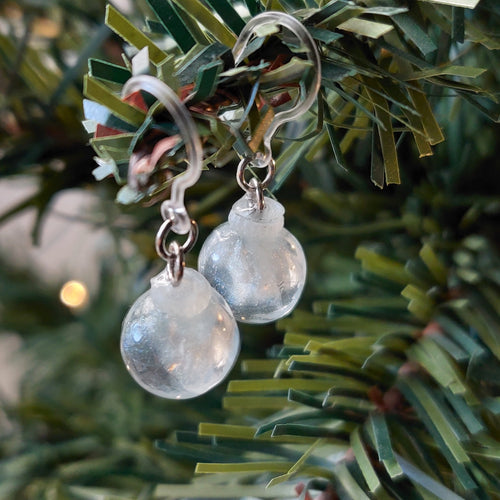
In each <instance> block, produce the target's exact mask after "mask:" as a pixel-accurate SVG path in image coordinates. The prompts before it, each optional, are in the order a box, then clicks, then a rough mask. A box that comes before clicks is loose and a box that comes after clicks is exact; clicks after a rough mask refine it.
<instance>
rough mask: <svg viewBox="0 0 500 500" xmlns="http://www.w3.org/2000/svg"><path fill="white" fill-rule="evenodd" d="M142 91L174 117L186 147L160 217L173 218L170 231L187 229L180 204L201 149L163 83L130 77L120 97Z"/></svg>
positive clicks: (197, 165) (198, 167) (179, 104)
mask: <svg viewBox="0 0 500 500" xmlns="http://www.w3.org/2000/svg"><path fill="white" fill-rule="evenodd" d="M139 90H143V91H145V92H147V93H148V94H151V95H152V96H154V97H156V99H158V101H160V102H161V103H162V104H163V105H164V106H165V108H166V109H167V111H168V112H169V113H170V115H171V116H172V118H173V119H174V121H175V123H176V125H177V127H178V128H179V132H180V135H181V137H182V139H183V141H184V145H185V147H186V155H187V162H188V167H187V169H186V171H185V172H184V173H183V174H181V175H179V176H178V177H176V178H175V179H174V180H173V182H172V188H171V195H170V199H169V200H166V201H164V202H163V203H162V206H161V213H162V215H163V218H164V219H167V218H170V217H173V219H174V221H173V225H172V230H173V231H175V232H176V233H178V234H187V233H189V232H190V231H191V227H192V224H191V220H190V218H189V216H188V214H187V211H186V207H185V205H184V192H185V191H186V189H187V188H189V187H191V186H192V185H193V184H195V183H196V181H197V180H198V179H199V178H200V175H201V170H202V162H203V150H202V146H201V141H200V137H199V135H198V130H197V129H196V125H195V123H194V121H193V119H192V118H191V115H190V114H189V111H188V110H187V109H186V107H185V106H184V104H183V103H182V102H181V100H180V99H179V97H178V96H177V94H176V93H175V92H174V91H173V90H172V89H171V88H170V87H169V86H168V85H166V84H165V83H164V82H162V81H161V80H159V79H158V78H155V77H154V76H150V75H139V76H133V77H132V78H130V79H129V80H128V81H127V82H126V83H125V85H124V86H123V90H122V96H123V97H125V96H127V95H129V94H131V93H132V92H136V91H139Z"/></svg>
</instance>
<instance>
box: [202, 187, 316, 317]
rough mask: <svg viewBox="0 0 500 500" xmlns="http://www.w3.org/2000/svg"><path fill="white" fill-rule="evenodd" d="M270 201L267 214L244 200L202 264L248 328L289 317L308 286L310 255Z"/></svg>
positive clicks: (211, 240)
mask: <svg viewBox="0 0 500 500" xmlns="http://www.w3.org/2000/svg"><path fill="white" fill-rule="evenodd" d="M264 201H265V207H264V209H263V210H262V211H261V210H258V209H252V208H249V201H248V198H247V197H246V196H244V197H243V198H241V199H240V200H238V201H237V202H236V203H235V204H234V205H233V207H232V209H231V212H230V214H229V220H228V222H226V223H224V224H222V225H220V226H219V227H218V228H216V229H215V230H214V231H213V232H212V234H211V235H210V236H209V237H208V238H207V240H206V241H205V243H204V245H203V248H202V249H201V252H200V256H199V259H198V269H199V271H200V272H201V273H202V274H203V275H204V276H205V277H206V278H207V280H208V281H209V282H210V284H211V285H212V286H213V287H214V288H215V289H216V290H217V291H218V292H219V293H220V294H221V295H222V296H223V297H224V298H225V299H226V301H227V303H228V304H229V306H230V307H231V309H232V311H233V314H234V316H235V318H236V320H237V321H242V322H245V323H269V322H271V321H275V320H277V319H279V318H282V317H283V316H286V315H287V314H288V313H289V312H290V311H291V310H292V309H293V308H294V307H295V305H296V304H297V302H298V300H299V298H300V295H301V293H302V290H303V288H304V284H305V281H306V268H307V266H306V259H305V256H304V251H303V250H302V247H301V245H300V243H299V242H298V241H297V239H296V238H295V237H294V236H293V235H292V234H291V233H290V232H289V231H288V230H286V229H285V228H284V227H283V225H284V217H283V214H284V212H285V209H284V208H283V205H281V204H280V203H278V202H277V201H275V200H272V199H270V198H267V197H266V198H264Z"/></svg>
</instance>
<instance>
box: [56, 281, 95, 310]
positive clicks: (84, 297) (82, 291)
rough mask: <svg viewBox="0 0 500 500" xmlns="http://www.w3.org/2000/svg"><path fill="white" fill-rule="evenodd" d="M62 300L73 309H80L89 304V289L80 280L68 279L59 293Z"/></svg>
mask: <svg viewBox="0 0 500 500" xmlns="http://www.w3.org/2000/svg"><path fill="white" fill-rule="evenodd" d="M59 298H60V299H61V302H62V303H63V304H64V305H65V306H67V307H70V308H71V309H79V308H82V307H83V306H84V305H86V304H87V301H88V299H89V291H88V290H87V287H86V286H85V285H84V284H83V283H81V282H80V281H75V280H72V281H68V282H67V283H64V285H63V286H62V288H61V291H60V293H59Z"/></svg>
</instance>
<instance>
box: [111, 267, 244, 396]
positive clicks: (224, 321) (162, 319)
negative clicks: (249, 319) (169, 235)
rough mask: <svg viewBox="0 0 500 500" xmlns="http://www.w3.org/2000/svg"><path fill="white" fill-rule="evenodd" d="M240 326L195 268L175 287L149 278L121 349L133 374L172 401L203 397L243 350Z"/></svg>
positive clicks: (159, 278)
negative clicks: (241, 347) (149, 285)
mask: <svg viewBox="0 0 500 500" xmlns="http://www.w3.org/2000/svg"><path fill="white" fill-rule="evenodd" d="M239 346H240V339H239V333H238V327H237V325H236V322H235V320H234V317H233V315H232V313H231V310H230V309H229V307H228V305H227V304H226V302H225V300H224V299H223V298H222V297H221V295H220V294H219V293H217V292H216V291H215V290H214V289H213V288H212V287H211V286H210V284H209V283H208V282H207V280H206V279H205V278H204V277H203V276H202V275H201V274H200V273H198V272H197V271H196V270H194V269H185V270H184V276H183V277H182V279H181V281H180V282H179V284H178V285H177V286H174V285H173V284H172V283H171V282H170V281H169V280H168V279H167V277H166V273H165V271H163V272H162V273H160V274H158V275H157V276H155V277H154V278H153V279H152V280H151V288H150V289H149V290H148V291H146V292H145V293H144V294H143V295H141V296H140V297H139V298H138V299H137V300H136V301H135V303H134V304H133V305H132V307H131V308H130V310H129V312H128V314H127V316H126V317H125V320H124V321H123V327H122V336H121V353H122V357H123V360H124V362H125V365H126V367H127V369H128V371H129V372H130V374H131V375H132V377H133V378H134V379H135V380H136V381H137V382H138V383H139V385H141V386H142V387H143V388H144V389H146V390H147V391H149V392H151V393H153V394H155V395H157V396H161V397H164V398H169V399H188V398H192V397H196V396H199V395H201V394H203V393H205V392H207V391H208V390H210V389H211V388H212V387H214V386H216V385H217V384H218V383H219V382H221V381H222V380H223V379H224V378H225V377H226V375H227V374H228V373H229V371H230V370H231V368H232V367H233V365H234V363H235V361H236V359H237V357H238V354H239Z"/></svg>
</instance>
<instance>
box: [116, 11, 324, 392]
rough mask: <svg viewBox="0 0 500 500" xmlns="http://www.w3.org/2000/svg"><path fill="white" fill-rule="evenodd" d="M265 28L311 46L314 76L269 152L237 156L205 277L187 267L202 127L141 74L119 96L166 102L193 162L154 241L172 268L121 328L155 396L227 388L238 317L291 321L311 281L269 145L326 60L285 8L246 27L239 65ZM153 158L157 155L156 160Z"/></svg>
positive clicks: (203, 263) (312, 94) (202, 260)
mask: <svg viewBox="0 0 500 500" xmlns="http://www.w3.org/2000/svg"><path fill="white" fill-rule="evenodd" d="M266 25H272V26H276V25H282V26H283V27H285V28H287V29H289V30H290V31H291V32H292V33H293V34H295V35H296V36H297V38H298V39H299V41H300V42H301V44H302V46H303V47H305V49H306V50H307V52H308V55H309V58H310V59H311V61H312V63H313V65H314V69H315V74H314V76H313V78H312V82H311V84H310V89H309V92H308V93H307V95H306V96H305V97H302V95H301V96H300V97H299V101H298V103H297V104H296V105H295V106H294V107H293V108H292V109H289V110H287V111H282V112H280V113H278V114H277V115H276V116H275V117H274V120H273V122H272V124H271V126H270V127H269V128H268V130H267V132H266V133H265V135H264V137H263V145H264V152H263V153H260V152H259V153H256V154H255V155H254V156H253V157H252V158H244V159H243V160H241V162H240V164H239V166H238V171H237V180H238V183H239V184H240V186H241V187H242V188H243V190H244V191H245V195H244V196H243V197H242V198H241V199H240V200H238V201H237V202H236V203H235V204H234V205H233V207H232V209H231V212H230V214H229V220H228V222H226V223H224V224H222V225H221V226H219V227H218V228H216V229H215V231H214V232H213V233H212V234H211V235H210V236H209V237H208V238H207V240H206V241H205V243H204V245H203V247H202V249H201V252H200V255H199V261H198V268H199V272H198V271H196V270H194V269H189V268H188V269H184V254H185V253H186V252H188V251H189V250H190V249H191V248H192V246H193V245H194V243H195V242H196V237H197V226H196V223H195V222H194V221H192V220H191V219H190V218H189V215H188V213H187V210H186V207H185V204H184V192H185V190H186V189H187V188H188V187H190V186H192V185H193V184H194V183H195V182H196V181H197V180H198V179H199V177H200V174H201V167H202V147H201V142H200V139H199V136H198V133H197V130H196V126H195V124H194V122H193V120H192V118H191V115H190V114H189V112H188V111H187V109H186V108H185V107H184V105H183V104H182V103H181V102H180V100H179V98H178V97H177V95H176V94H175V92H173V91H172V90H171V89H170V88H169V87H168V86H167V85H166V84H165V83H163V82H161V81H160V80H158V79H157V78H154V77H152V76H147V75H142V76H136V77H133V78H131V79H130V80H129V81H128V82H127V83H126V84H125V86H124V88H123V95H128V94H130V93H132V92H134V91H137V90H143V91H145V92H148V93H150V94H151V95H153V96H154V97H156V98H157V99H158V100H159V101H160V102H162V104H163V105H164V106H165V108H166V109H167V110H168V111H169V112H170V114H171V116H172V118H173V119H174V121H175V122H176V123H177V126H178V128H179V131H180V135H181V137H182V139H183V141H184V144H185V147H186V153H187V158H188V168H187V170H186V172H185V173H184V174H182V175H180V176H178V177H177V178H176V179H175V180H174V182H173V184H172V190H171V198H170V200H167V201H165V202H163V204H162V206H161V213H162V217H163V219H164V222H163V224H162V225H161V227H160V229H159V231H158V233H157V236H156V250H157V253H158V255H159V256H160V257H161V258H162V259H163V260H164V261H165V262H166V267H165V270H164V271H162V272H161V273H160V274H158V275H157V276H155V277H154V278H152V280H151V288H150V289H149V290H148V291H146V292H145V293H144V294H143V295H142V296H141V297H139V298H138V299H137V300H136V302H135V303H134V304H133V305H132V307H131V309H130V311H129V312H128V314H127V316H126V318H125V320H124V322H123V328H122V337H121V352H122V357H123V359H124V362H125V365H126V367H127V369H128V370H129V372H130V373H131V375H132V376H133V378H134V379H135V380H136V381H137V382H138V383H139V385H141V386H142V387H143V388H144V389H146V390H147V391H149V392H152V393H153V394H155V395H157V396H161V397H165V398H170V399H187V398H191V397H196V396H199V395H201V394H203V393H205V392H207V391H208V390H210V389H211V388H212V387H214V386H215V385H217V384H218V383H219V382H221V381H222V380H223V379H224V378H225V377H226V375H227V374H228V373H229V371H230V370H231V368H232V367H233V365H234V363H235V361H236V359H237V357H238V354H239V347H240V339H239V332H238V327H237V324H236V320H237V321H241V322H247V323H268V322H271V321H274V320H276V319H278V318H281V317H283V316H285V315H287V314H288V313H289V312H290V311H291V310H292V309H293V307H294V306H295V304H296V303H297V301H298V300H299V298H300V295H301V293H302V289H303V287H304V284H305V278H306V260H305V256H304V252H303V250H302V247H301V245H300V243H299V242H298V241H297V240H296V238H295V237H294V236H293V235H292V234H291V233H290V232H289V231H287V230H286V229H285V228H284V208H283V206H282V205H281V204H280V203H279V202H277V201H275V200H273V199H271V198H268V197H265V196H264V194H263V191H264V189H265V188H266V187H267V186H268V185H269V183H270V182H271V180H272V178H273V176H274V172H275V166H274V161H273V159H272V151H271V139H272V137H273V135H274V134H275V132H276V130H277V129H278V127H279V126H280V125H281V124H283V123H284V122H286V121H289V120H292V119H294V118H296V117H297V116H298V115H300V114H302V113H303V112H304V111H306V110H307V109H308V108H309V107H310V106H311V105H312V103H313V102H314V100H315V98H316V95H317V92H318V90H319V85H320V75H321V71H320V58H319V54H318V51H317V48H316V45H315V43H314V41H313V39H312V38H311V36H310V35H309V33H308V31H307V30H306V29H305V28H304V26H303V25H302V24H301V23H300V22H299V21H297V20H296V19H295V18H294V17H292V16H290V15H288V14H284V13H281V12H266V13H263V14H260V15H258V16H256V17H255V18H253V19H252V20H251V21H250V22H249V23H248V24H247V25H246V26H245V28H244V29H243V30H242V32H241V34H240V36H239V38H238V41H237V42H236V44H235V46H234V48H233V55H234V59H235V63H236V64H238V63H239V62H240V60H241V59H242V58H243V57H245V56H244V49H245V47H246V46H247V44H248V42H249V41H250V39H251V38H252V36H254V35H255V34H257V32H258V30H259V29H260V28H262V27H265V26H266ZM301 94H302V93H301ZM157 146H158V147H159V146H160V145H159V144H158V145H157ZM157 155H158V151H153V153H152V155H151V156H152V157H154V156H157ZM249 166H252V167H255V168H267V175H266V177H265V179H264V180H263V181H259V180H257V179H256V178H252V179H251V180H250V181H247V180H246V178H245V172H246V169H247V167H249ZM170 232H173V233H175V234H179V235H187V237H186V241H185V242H184V243H183V244H180V243H178V242H177V241H176V240H174V241H172V242H170V243H168V244H167V236H168V234H169V233H170ZM235 318H236V319H235Z"/></svg>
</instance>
